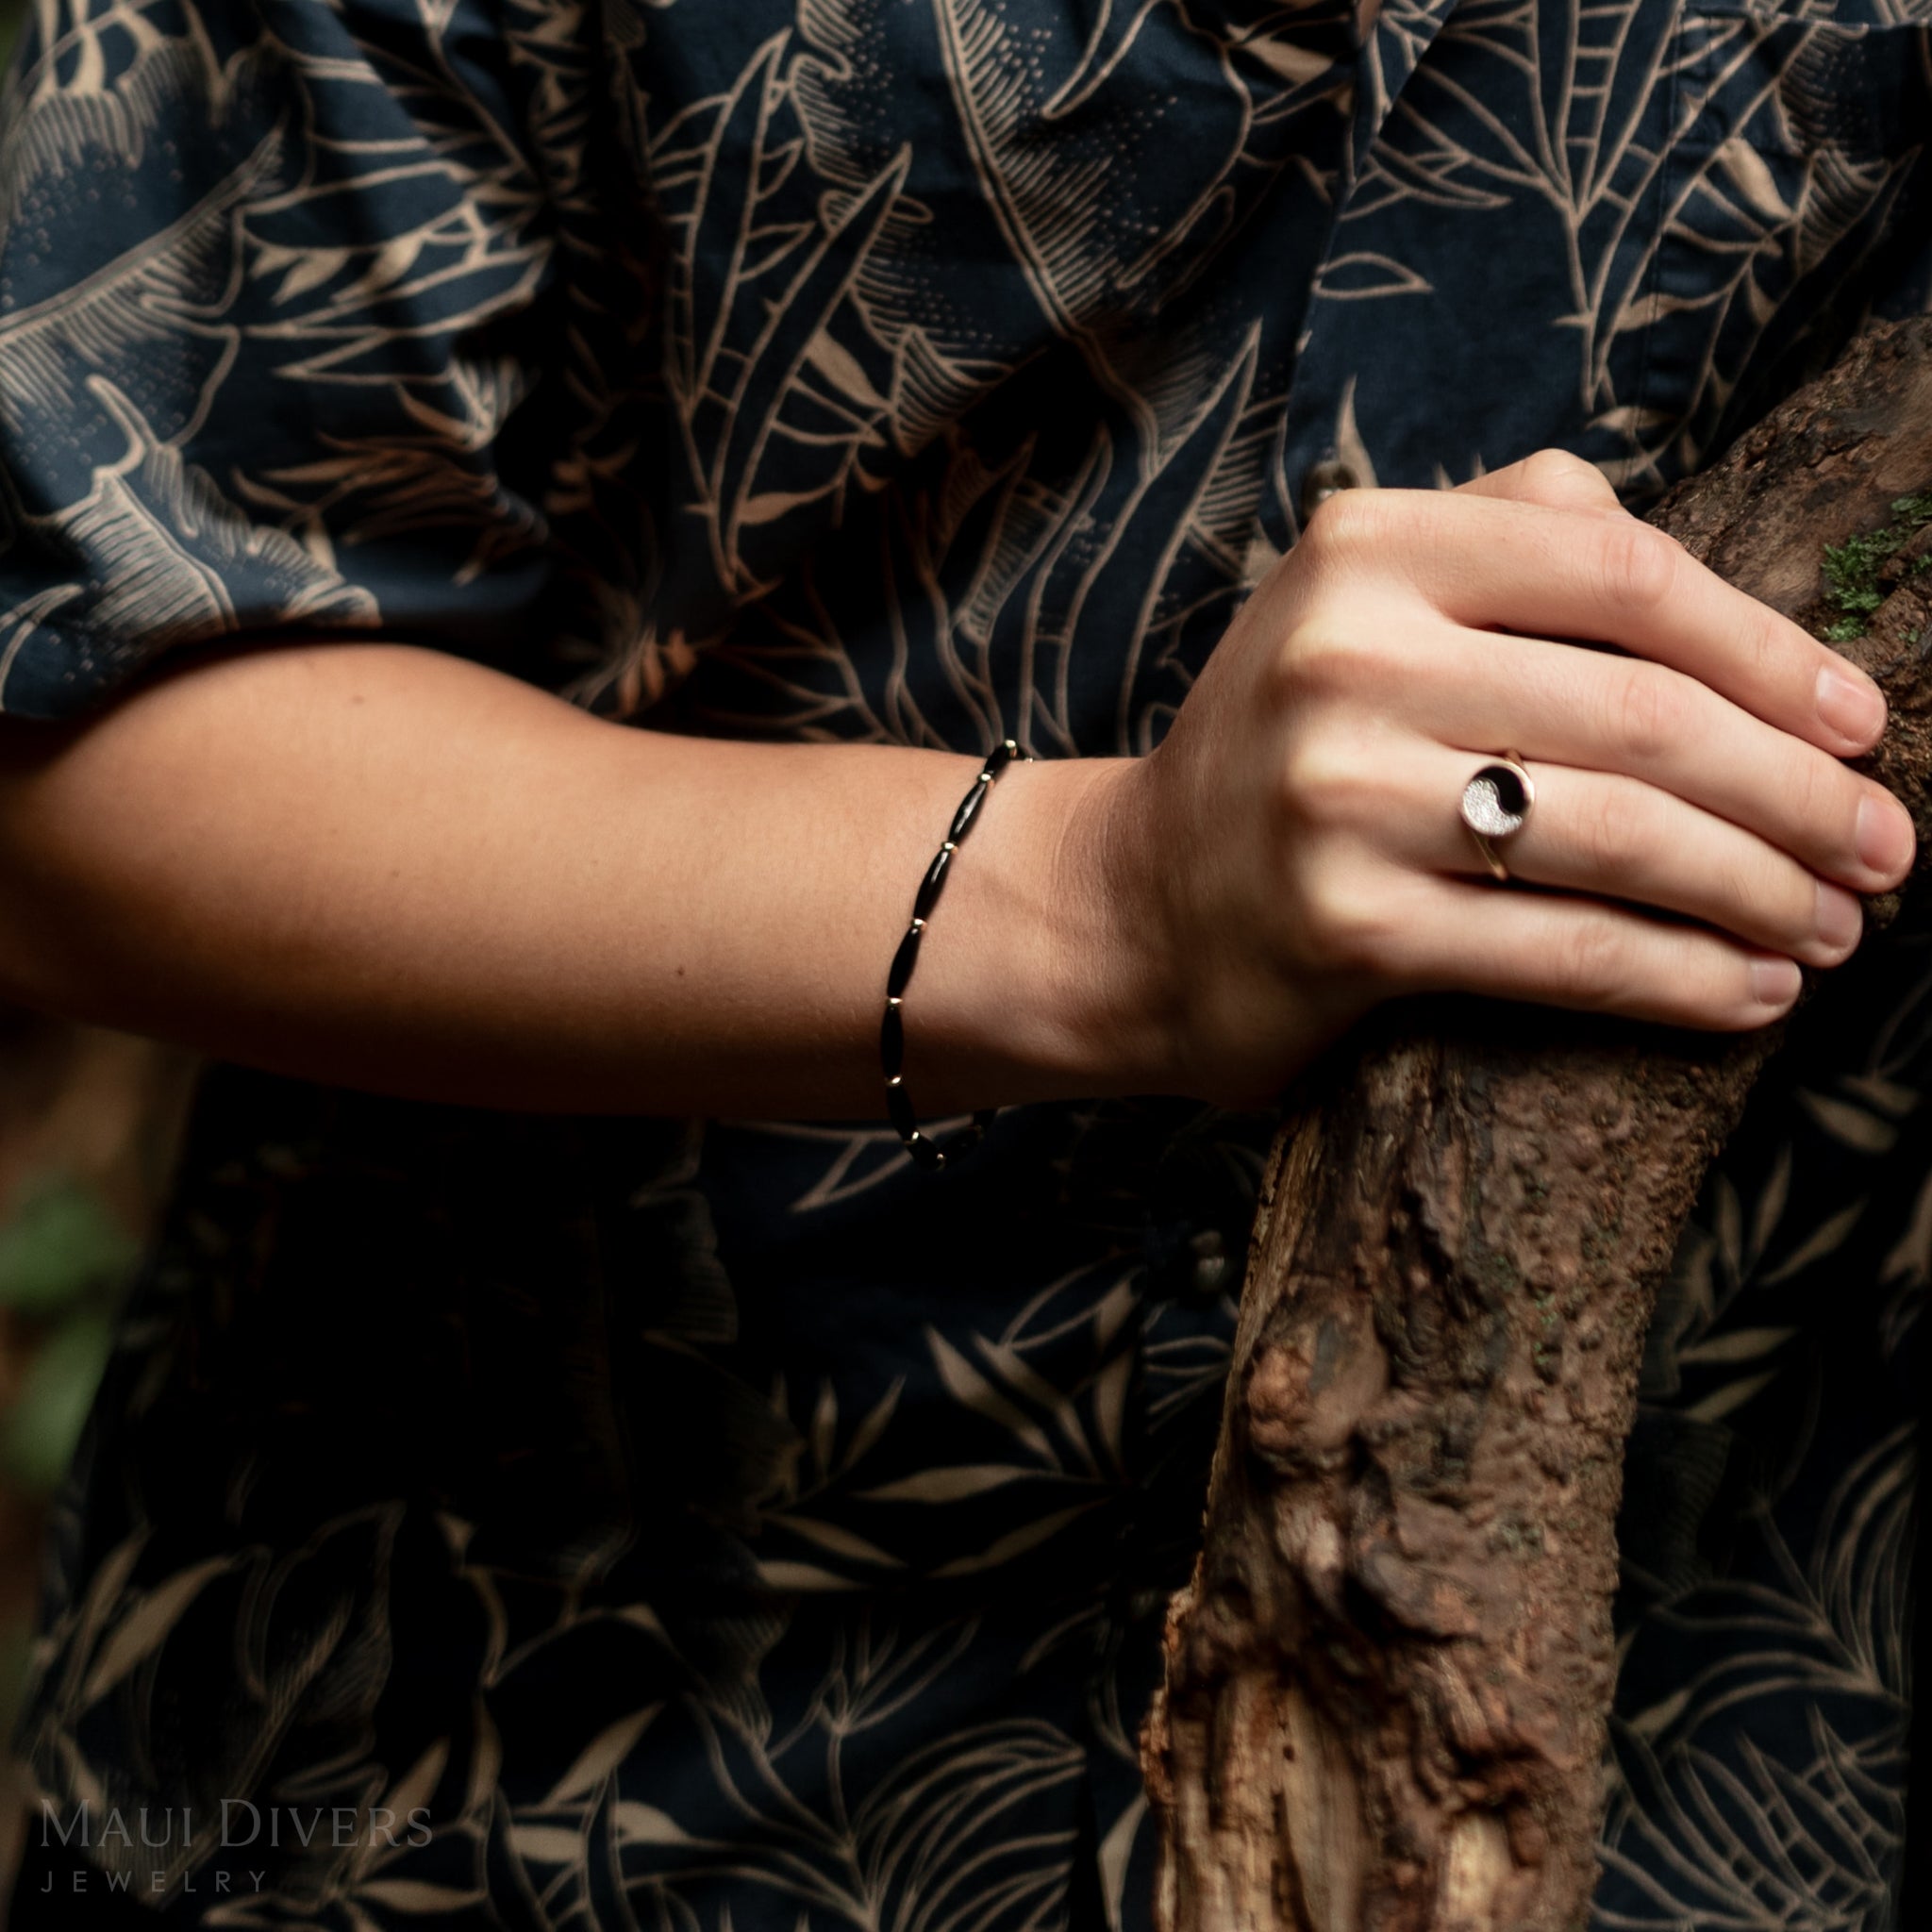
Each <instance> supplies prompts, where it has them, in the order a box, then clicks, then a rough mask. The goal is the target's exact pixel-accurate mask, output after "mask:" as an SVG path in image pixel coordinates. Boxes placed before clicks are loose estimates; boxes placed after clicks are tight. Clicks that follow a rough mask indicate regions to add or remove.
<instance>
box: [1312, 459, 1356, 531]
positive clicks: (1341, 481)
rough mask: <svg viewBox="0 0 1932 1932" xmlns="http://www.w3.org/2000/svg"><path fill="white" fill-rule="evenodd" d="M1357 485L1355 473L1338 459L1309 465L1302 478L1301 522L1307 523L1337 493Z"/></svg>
mask: <svg viewBox="0 0 1932 1932" xmlns="http://www.w3.org/2000/svg"><path fill="white" fill-rule="evenodd" d="M1356 487H1357V476H1356V474H1355V472H1354V471H1353V470H1351V469H1350V468H1349V467H1348V465H1347V464H1346V463H1344V462H1342V461H1341V459H1340V458H1335V457H1330V458H1327V459H1326V460H1325V461H1324V462H1319V463H1310V464H1309V465H1308V473H1307V475H1306V476H1304V477H1303V478H1302V521H1303V522H1304V523H1307V520H1308V519H1309V518H1310V517H1311V516H1313V515H1314V514H1315V512H1316V511H1317V510H1318V509H1320V508H1321V507H1322V506H1323V505H1324V503H1326V502H1327V501H1328V499H1329V498H1330V497H1331V496H1333V495H1334V494H1335V493H1336V491H1341V490H1353V489H1355V488H1356Z"/></svg>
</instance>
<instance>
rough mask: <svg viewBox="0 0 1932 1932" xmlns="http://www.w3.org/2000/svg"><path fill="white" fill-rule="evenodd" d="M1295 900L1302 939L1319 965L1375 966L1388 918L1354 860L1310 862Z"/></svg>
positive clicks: (1345, 970) (1382, 952)
mask: <svg viewBox="0 0 1932 1932" xmlns="http://www.w3.org/2000/svg"><path fill="white" fill-rule="evenodd" d="M1300 900H1301V905H1300V912H1301V919H1302V924H1303V938H1304V941H1305V943H1306V945H1307V948H1308V950H1309V952H1310V954H1311V955H1312V956H1313V957H1314V958H1316V959H1318V960H1319V961H1320V962H1321V964H1322V965H1323V966H1324V967H1326V968H1328V969H1329V970H1330V971H1332V972H1336V973H1341V974H1366V973H1373V972H1375V971H1377V970H1378V969H1379V968H1380V966H1381V964H1382V962H1383V960H1384V958H1386V957H1387V954H1388V950H1389V940H1390V929H1389V920H1388V917H1387V914H1386V911H1385V909H1384V908H1383V906H1382V904H1381V902H1380V900H1379V899H1378V897H1377V895H1376V894H1375V893H1374V891H1373V890H1372V888H1371V887H1370V886H1369V885H1368V884H1367V883H1366V882H1365V880H1364V878H1363V876H1362V869H1361V868H1360V867H1359V866H1354V865H1348V864H1342V863H1337V862H1332V861H1331V862H1329V863H1325V864H1321V865H1317V866H1315V867H1313V868H1311V869H1310V870H1309V871H1308V872H1307V874H1306V875H1305V877H1304V878H1303V881H1302V890H1301V893H1300Z"/></svg>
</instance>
